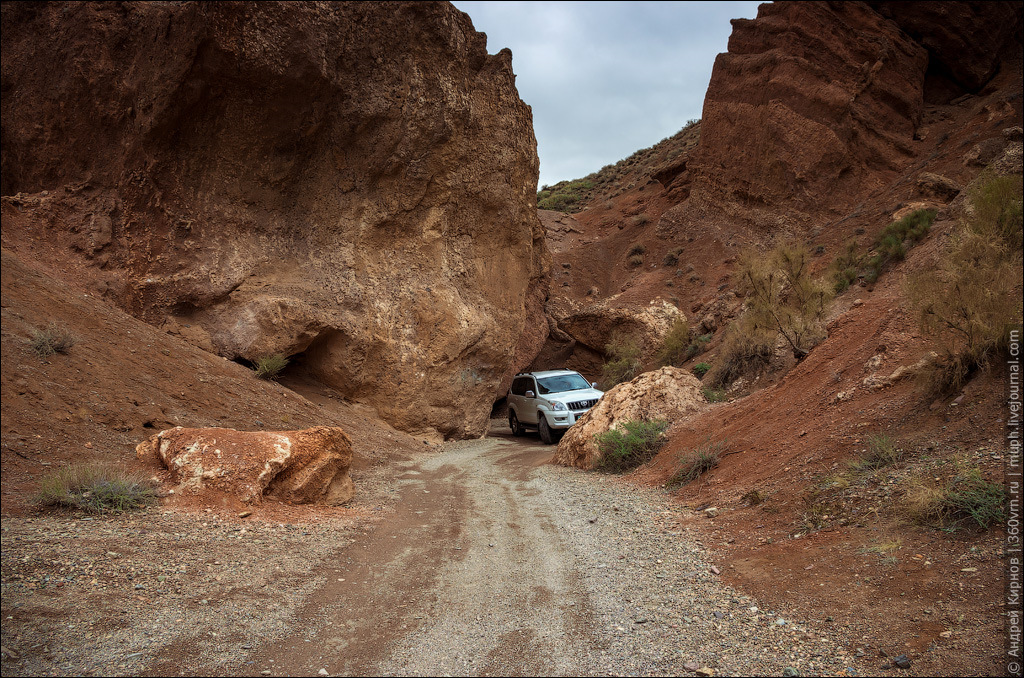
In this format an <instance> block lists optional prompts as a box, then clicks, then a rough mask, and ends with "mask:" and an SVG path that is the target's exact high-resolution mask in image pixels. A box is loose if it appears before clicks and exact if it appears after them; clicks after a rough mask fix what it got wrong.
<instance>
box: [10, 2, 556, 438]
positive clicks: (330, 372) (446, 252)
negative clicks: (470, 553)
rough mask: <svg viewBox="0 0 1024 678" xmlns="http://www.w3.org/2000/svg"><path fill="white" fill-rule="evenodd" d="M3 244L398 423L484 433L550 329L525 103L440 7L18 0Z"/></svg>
mask: <svg viewBox="0 0 1024 678" xmlns="http://www.w3.org/2000/svg"><path fill="white" fill-rule="evenodd" d="M2 28H3V36H4V39H3V43H2V50H3V83H4V86H3V98H2V113H3V115H2V126H3V127H2V138H3V149H2V167H3V173H2V176H3V187H2V190H3V193H4V195H5V198H4V203H3V223H4V231H3V237H4V246H5V247H9V248H12V249H15V250H17V251H19V253H20V254H21V255H22V256H26V257H32V258H36V259H40V260H42V262H43V264H44V265H47V266H54V267H60V268H62V269H64V270H67V269H72V270H74V271H75V275H74V276H73V277H74V279H75V281H76V283H78V284H80V285H82V286H84V287H86V288H88V289H89V290H90V291H93V292H101V293H102V294H103V295H104V296H105V297H106V298H108V299H110V300H111V301H113V302H115V303H116V304H118V305H119V306H121V307H122V308H124V309H126V310H128V311H129V312H131V313H133V314H134V315H136V316H138V317H141V318H143V319H145V320H147V321H149V322H151V323H153V324H155V325H158V326H162V327H164V328H165V329H166V330H167V331H169V332H171V333H174V334H178V335H179V336H181V337H182V338H184V339H186V340H187V341H190V342H192V343H194V344H196V345H199V346H201V347H204V348H206V349H208V350H213V351H215V352H217V353H218V354H220V355H222V356H224V357H226V358H229V359H236V360H243V361H254V360H256V359H257V358H259V357H262V356H265V355H268V354H274V353H282V354H285V355H287V356H291V357H292V358H293V364H294V365H299V366H301V367H302V368H303V369H305V370H307V371H309V372H312V373H313V374H315V375H316V376H318V377H319V378H320V379H321V380H322V381H323V382H325V383H326V384H328V385H329V386H331V387H332V388H334V389H335V390H336V391H337V392H339V394H340V395H342V396H343V397H345V398H348V399H351V400H356V401H360V402H363V403H366V404H368V405H370V406H372V407H373V408H375V409H376V410H377V411H378V412H379V414H380V415H382V416H383V418H385V419H386V420H387V421H388V422H389V423H391V424H392V425H394V426H395V427H397V428H400V429H402V430H405V431H410V432H413V433H418V434H424V435H431V436H433V435H438V434H440V435H441V436H444V437H449V438H451V437H455V438H458V437H471V436H477V435H480V434H482V433H483V432H484V431H485V430H486V427H487V421H488V417H489V414H490V407H491V402H492V401H493V400H494V398H495V397H496V393H497V392H499V391H500V390H501V388H502V384H503V383H507V381H508V379H509V378H510V376H511V375H512V374H514V373H515V371H516V370H518V369H522V368H523V367H525V366H526V364H528V363H529V361H530V360H531V359H532V355H531V352H533V353H535V352H536V347H537V346H539V345H540V344H541V343H542V342H543V339H544V337H543V336H542V335H544V334H545V333H546V329H547V328H546V326H545V325H544V324H543V323H541V324H534V325H531V326H529V327H527V325H526V317H527V313H528V312H529V311H528V308H529V309H533V312H534V313H536V312H537V309H538V308H539V306H540V304H541V302H542V301H543V298H544V293H545V292H544V287H545V286H544V277H545V274H546V268H547V266H549V256H548V255H547V252H546V249H545V247H544V238H543V231H542V228H541V226H540V222H539V220H538V219H537V214H536V186H537V176H538V170H539V164H538V160H537V153H536V140H535V138H534V134H533V127H532V113H531V111H530V107H529V106H527V105H526V104H525V103H523V102H522V101H521V100H520V98H519V96H518V93H517V90H516V86H515V74H514V73H513V72H512V55H511V53H510V52H509V51H508V50H502V51H500V52H498V53H497V54H494V55H489V54H488V53H487V44H486V42H487V40H486V36H485V35H484V34H483V33H478V32H477V31H475V30H474V28H473V25H472V22H471V21H470V19H469V17H468V16H467V15H465V14H463V13H462V12H460V11H458V10H457V9H455V8H454V7H453V6H452V5H451V4H450V3H447V2H389V3H376V2H331V3H328V2H323V3H319V2H318V3H291V2H259V3H241V2H215V3H194V2H189V3H76V2H56V3H49V4H47V3H42V4H35V3H5V4H4V5H3V9H2Z"/></svg>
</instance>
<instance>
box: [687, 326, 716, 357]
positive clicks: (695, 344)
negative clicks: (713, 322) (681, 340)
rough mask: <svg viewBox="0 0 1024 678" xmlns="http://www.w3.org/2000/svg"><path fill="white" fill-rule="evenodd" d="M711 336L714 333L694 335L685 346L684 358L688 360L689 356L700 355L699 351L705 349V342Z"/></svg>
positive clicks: (701, 351)
mask: <svg viewBox="0 0 1024 678" xmlns="http://www.w3.org/2000/svg"><path fill="white" fill-rule="evenodd" d="M713 336H715V335H714V334H711V333H710V332H709V333H708V334H702V335H700V336H699V337H696V338H695V339H694V340H693V341H691V342H690V345H689V346H687V347H686V359H687V360H689V359H690V358H692V357H694V356H696V355H700V354H701V353H703V352H704V351H706V350H707V344H708V342H709V341H711V338H712V337H713Z"/></svg>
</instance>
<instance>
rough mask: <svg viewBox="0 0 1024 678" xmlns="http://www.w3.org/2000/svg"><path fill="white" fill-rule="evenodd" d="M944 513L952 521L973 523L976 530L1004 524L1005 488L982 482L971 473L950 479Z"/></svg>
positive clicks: (975, 474) (982, 480) (977, 472)
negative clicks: (971, 521) (970, 521)
mask: <svg viewBox="0 0 1024 678" xmlns="http://www.w3.org/2000/svg"><path fill="white" fill-rule="evenodd" d="M944 505H945V509H946V511H947V512H948V513H949V515H950V516H951V517H952V518H953V519H954V520H973V521H974V522H975V523H976V524H977V525H978V527H981V528H982V529H985V528H988V527H989V526H990V525H993V524H996V523H1002V522H1005V520H1006V488H1004V487H1003V486H1002V485H998V484H996V483H992V482H989V481H987V480H985V479H984V478H982V476H981V471H980V470H979V469H977V468H974V469H972V470H971V471H969V472H968V473H966V474H964V475H960V476H957V477H955V478H953V480H952V482H950V483H949V485H948V487H947V490H946V498H945V502H944Z"/></svg>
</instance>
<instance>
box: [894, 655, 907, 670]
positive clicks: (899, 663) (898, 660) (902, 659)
mask: <svg viewBox="0 0 1024 678" xmlns="http://www.w3.org/2000/svg"><path fill="white" fill-rule="evenodd" d="M892 665H893V666H895V667H896V668H899V669H909V668H910V658H909V657H908V656H907V655H905V654H901V655H900V656H898V657H894V658H893V660H892Z"/></svg>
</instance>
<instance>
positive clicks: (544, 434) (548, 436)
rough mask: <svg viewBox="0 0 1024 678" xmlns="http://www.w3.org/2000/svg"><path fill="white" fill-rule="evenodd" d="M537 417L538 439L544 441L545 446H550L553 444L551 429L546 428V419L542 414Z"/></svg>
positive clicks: (553, 437) (553, 438)
mask: <svg viewBox="0 0 1024 678" xmlns="http://www.w3.org/2000/svg"><path fill="white" fill-rule="evenodd" d="M539 416H540V439H541V440H543V441H544V444H545V445H550V444H551V443H553V442H555V436H554V434H553V433H552V431H551V428H550V427H549V426H548V418H547V417H545V416H544V414H543V413H540V414H539Z"/></svg>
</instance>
